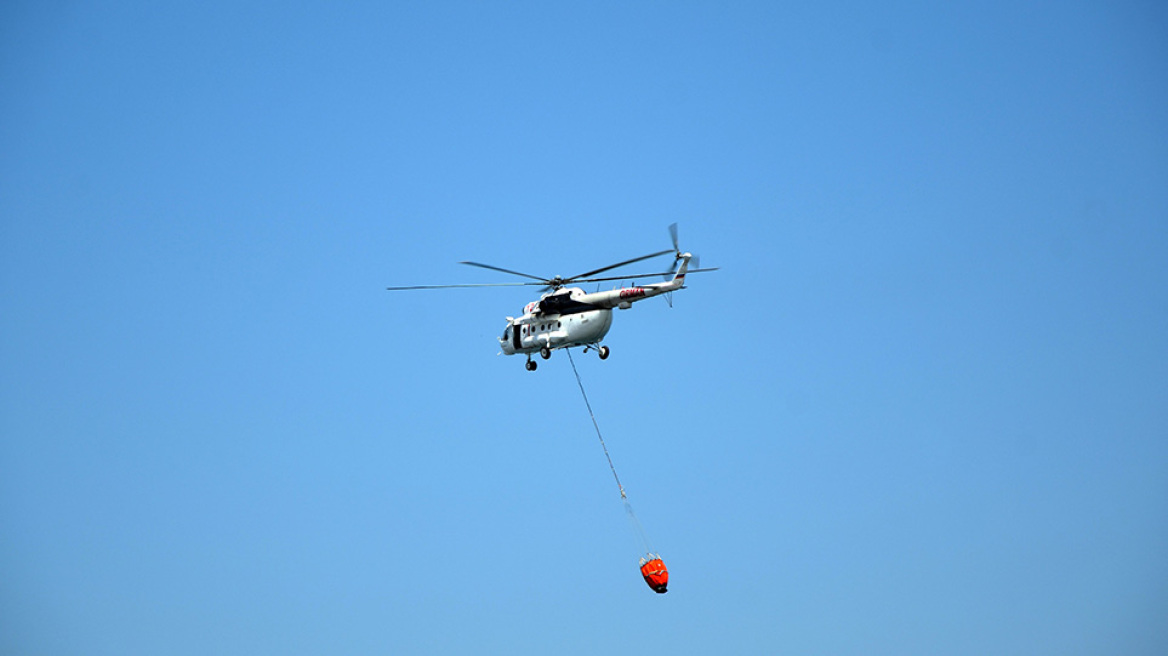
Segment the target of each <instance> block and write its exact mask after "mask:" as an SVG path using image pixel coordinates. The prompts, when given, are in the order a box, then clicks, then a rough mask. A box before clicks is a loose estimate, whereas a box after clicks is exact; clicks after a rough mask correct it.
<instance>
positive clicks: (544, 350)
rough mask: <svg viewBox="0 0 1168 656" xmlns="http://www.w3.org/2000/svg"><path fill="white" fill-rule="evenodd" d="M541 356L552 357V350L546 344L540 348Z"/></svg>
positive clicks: (545, 358) (544, 357)
mask: <svg viewBox="0 0 1168 656" xmlns="http://www.w3.org/2000/svg"><path fill="white" fill-rule="evenodd" d="M539 357H541V358H543V359H544V360H547V359H548V358H550V357H552V350H551V349H550V348H548V347H546V346H544V347H543V348H541V349H539Z"/></svg>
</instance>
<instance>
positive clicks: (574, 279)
mask: <svg viewBox="0 0 1168 656" xmlns="http://www.w3.org/2000/svg"><path fill="white" fill-rule="evenodd" d="M672 253H673V251H661V252H659V253H650V254H649V255H642V256H641V257H634V258H633V259H631V260H625V261H624V262H618V263H616V264H610V265H608V266H606V267H601V268H599V269H596V270H594V271H589V272H587V273H581V274H580V275H578V276H572V277H571V278H568V279H566V280H564V282H566V283H567V282H581V280H580V279H581V278H587V277H588V276H592V275H596V274H598V273H604V272H605V271H608V270H609V269H615V268H617V267H623V266H625V265H626V264H633V263H634V262H640V261H641V260H648V259H650V258H653V257H661V256H662V255H671V254H672Z"/></svg>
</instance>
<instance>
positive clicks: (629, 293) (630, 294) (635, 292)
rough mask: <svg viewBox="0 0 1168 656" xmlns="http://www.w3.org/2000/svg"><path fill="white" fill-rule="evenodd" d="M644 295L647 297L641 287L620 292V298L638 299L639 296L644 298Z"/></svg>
mask: <svg viewBox="0 0 1168 656" xmlns="http://www.w3.org/2000/svg"><path fill="white" fill-rule="evenodd" d="M644 295H645V290H644V289H641V288H640V287H629V288H628V289H622V290H620V297H621V298H637V297H639V296H644Z"/></svg>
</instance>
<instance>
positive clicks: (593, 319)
mask: <svg viewBox="0 0 1168 656" xmlns="http://www.w3.org/2000/svg"><path fill="white" fill-rule="evenodd" d="M584 296H588V295H587V294H585V293H584V290H582V289H579V288H570V289H560V290H556V291H555V292H553V293H551V294H545V295H544V296H543V298H541V299H540V300H538V301H534V302H532V303H528V304H527V306H526V307H524V308H523V316H521V317H519V318H518V319H511V318H509V319H508V321H507V327H506V328H504V330H503V335H502V336H501V337H499V346H500V347H501V348H502V350H503V353H504V354H505V355H516V354H531V353H538V352H540V351H541V350H542V349H545V348H546V349H549V350H553V349H559V348H569V347H572V346H587V345H592V344H598V343H599V342H600V340H602V339H604V336H605V335H607V334H608V331H609V329H610V328H612V309H611V308H605V307H597V306H596V305H592V304H590V303H584V302H581V301H579V300H578V299H579V298H580V297H584Z"/></svg>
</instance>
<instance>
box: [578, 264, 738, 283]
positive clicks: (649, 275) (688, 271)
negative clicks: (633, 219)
mask: <svg viewBox="0 0 1168 656" xmlns="http://www.w3.org/2000/svg"><path fill="white" fill-rule="evenodd" d="M717 270H718V267H712V268H709V269H686V272H685V273H686V275H689V274H691V273H705V272H707V271H717ZM674 273H676V272H675V271H661V272H658V273H641V274H636V275H623V276H607V277H604V278H576V279H573V280H572V282H574V283H576V282H607V281H610V280H632V279H634V278H652V277H654V276H670V277H673V274H674Z"/></svg>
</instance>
